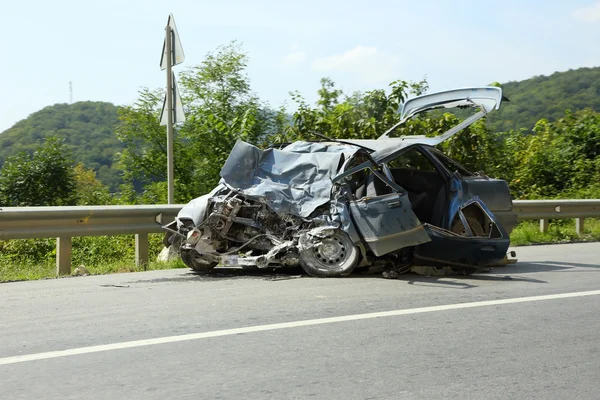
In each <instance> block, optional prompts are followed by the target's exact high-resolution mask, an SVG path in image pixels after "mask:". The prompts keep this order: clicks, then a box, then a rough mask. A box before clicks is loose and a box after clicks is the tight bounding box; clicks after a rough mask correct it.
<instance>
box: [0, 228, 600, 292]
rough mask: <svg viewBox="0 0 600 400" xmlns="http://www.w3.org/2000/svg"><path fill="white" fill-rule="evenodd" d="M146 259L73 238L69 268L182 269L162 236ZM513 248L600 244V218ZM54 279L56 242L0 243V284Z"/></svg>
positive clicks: (115, 239)
mask: <svg viewBox="0 0 600 400" xmlns="http://www.w3.org/2000/svg"><path fill="white" fill-rule="evenodd" d="M148 239H149V242H150V246H149V260H150V262H149V263H148V265H146V266H141V267H137V266H136V265H135V258H134V257H135V244H134V243H135V242H134V236H133V235H123V236H89V237H79V238H73V250H72V251H73V253H72V269H73V270H75V268H76V267H78V266H79V265H84V266H85V267H86V269H87V270H88V271H89V273H90V274H92V275H100V274H110V273H115V272H137V271H145V270H146V271H147V270H156V269H170V268H185V265H184V264H183V262H182V261H181V260H179V259H178V260H174V261H170V262H166V263H165V262H158V261H155V260H156V256H157V255H158V253H159V252H160V251H161V249H162V235H161V234H152V235H149V236H148ZM510 239H511V243H512V245H513V246H524V245H530V244H542V243H568V242H582V241H600V219H594V218H588V219H586V220H585V229H584V234H583V235H581V236H579V235H577V233H576V232H575V221H574V220H555V221H551V222H550V224H549V227H548V232H546V233H542V232H540V228H539V221H523V222H520V223H519V225H517V227H516V228H515V229H514V230H513V232H512V233H511V235H510ZM55 277H56V240H55V239H23V240H7V241H0V282H10V281H22V280H34V279H44V278H55Z"/></svg>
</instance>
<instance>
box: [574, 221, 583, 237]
mask: <svg viewBox="0 0 600 400" xmlns="http://www.w3.org/2000/svg"><path fill="white" fill-rule="evenodd" d="M584 221H585V218H575V232H577V234H578V235H583V225H584V224H583V223H584Z"/></svg>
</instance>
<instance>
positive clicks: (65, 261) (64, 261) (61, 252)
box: [56, 237, 71, 276]
mask: <svg viewBox="0 0 600 400" xmlns="http://www.w3.org/2000/svg"><path fill="white" fill-rule="evenodd" d="M70 274H71V238H70V237H58V238H56V275H57V276H60V275H70Z"/></svg>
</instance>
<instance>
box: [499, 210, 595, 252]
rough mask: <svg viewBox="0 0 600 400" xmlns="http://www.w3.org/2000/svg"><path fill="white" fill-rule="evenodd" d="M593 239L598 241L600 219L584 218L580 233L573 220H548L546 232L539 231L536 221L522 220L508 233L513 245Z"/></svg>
mask: <svg viewBox="0 0 600 400" xmlns="http://www.w3.org/2000/svg"><path fill="white" fill-rule="evenodd" d="M594 241H600V220H598V219H593V218H588V219H586V222H585V229H584V233H583V234H582V235H578V234H577V232H576V231H575V221H574V220H555V221H550V224H549V226H548V231H547V232H540V224H539V222H538V221H522V222H519V224H518V225H517V226H516V227H515V229H514V230H513V231H512V233H511V234H510V243H511V245H513V246H525V245H530V244H542V243H569V242H594ZM517 255H518V254H517Z"/></svg>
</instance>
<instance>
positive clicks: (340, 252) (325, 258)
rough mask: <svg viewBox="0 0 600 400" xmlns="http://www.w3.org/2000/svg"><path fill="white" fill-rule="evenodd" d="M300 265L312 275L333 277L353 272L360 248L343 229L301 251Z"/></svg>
mask: <svg viewBox="0 0 600 400" xmlns="http://www.w3.org/2000/svg"><path fill="white" fill-rule="evenodd" d="M299 258H300V265H301V266H302V269H303V270H304V271H305V272H306V273H307V274H308V275H310V276H316V277H319V278H332V277H338V276H347V275H350V274H351V273H352V271H353V270H354V268H355V267H356V265H357V264H358V261H359V259H360V252H359V251H358V248H357V247H356V246H355V245H354V243H352V240H351V239H350V237H349V236H348V234H347V233H346V232H343V231H341V230H337V231H335V232H334V233H333V234H331V235H329V236H327V237H325V238H323V239H321V242H320V243H318V244H316V245H314V246H313V247H311V248H308V249H306V250H303V251H301V252H300V257H299Z"/></svg>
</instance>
